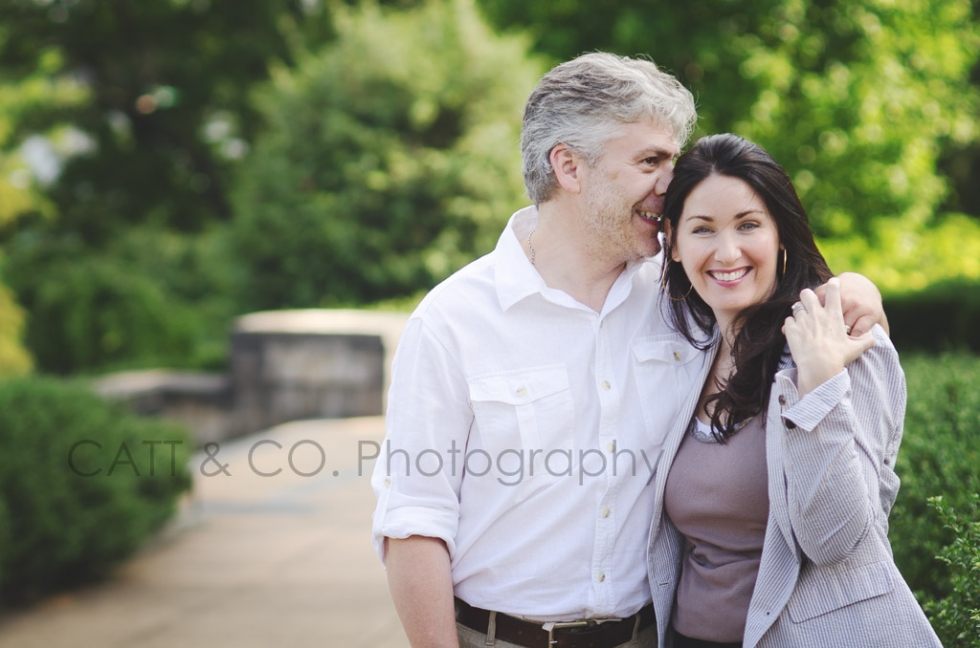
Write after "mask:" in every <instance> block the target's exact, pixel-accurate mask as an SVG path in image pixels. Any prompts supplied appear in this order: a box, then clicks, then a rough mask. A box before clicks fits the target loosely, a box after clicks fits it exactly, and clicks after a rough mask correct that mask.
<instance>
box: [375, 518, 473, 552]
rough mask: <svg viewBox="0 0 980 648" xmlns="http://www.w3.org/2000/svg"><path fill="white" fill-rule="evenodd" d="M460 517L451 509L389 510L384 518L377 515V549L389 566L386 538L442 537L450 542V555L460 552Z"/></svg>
mask: <svg viewBox="0 0 980 648" xmlns="http://www.w3.org/2000/svg"><path fill="white" fill-rule="evenodd" d="M457 524H458V519H457V518H456V516H455V514H454V513H451V512H449V511H445V512H440V511H436V510H433V509H430V508H425V507H402V508H399V509H398V510H397V511H389V512H388V513H387V514H386V515H384V519H376V520H375V524H374V532H373V534H372V535H373V538H372V541H373V545H374V550H375V552H376V553H377V554H378V558H380V559H381V563H382V564H383V565H385V566H387V563H386V560H385V559H386V556H385V538H395V539H398V540H401V539H404V538H409V537H411V536H425V537H428V538H439V539H440V540H442V541H443V542H445V543H446V549H448V550H449V558H450V559H452V557H453V556H454V555H455V554H456V542H455V536H456V527H457Z"/></svg>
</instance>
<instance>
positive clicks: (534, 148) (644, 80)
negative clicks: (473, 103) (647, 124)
mask: <svg viewBox="0 0 980 648" xmlns="http://www.w3.org/2000/svg"><path fill="white" fill-rule="evenodd" d="M648 118H653V119H656V120H658V121H659V122H661V123H662V124H663V125H664V126H666V127H667V128H669V129H671V131H673V135H674V139H675V140H676V141H677V144H678V146H683V145H684V143H685V142H687V138H688V137H690V135H691V131H692V130H693V129H694V122H695V121H696V120H697V112H696V111H695V108H694V97H693V96H692V95H691V93H690V91H689V90H688V89H687V88H685V87H684V86H683V85H681V83H680V81H678V80H677V79H675V78H674V77H673V76H671V75H669V74H667V73H666V72H663V71H661V70H660V69H659V68H658V67H657V66H656V65H655V64H654V63H653V61H648V60H643V59H633V58H629V57H626V56H623V57H620V56H616V55H613V54H607V53H603V52H593V53H590V54H583V55H582V56H579V57H578V58H575V59H572V60H571V61H568V62H566V63H562V64H561V65H559V66H557V67H555V68H554V69H552V70H551V71H550V72H548V73H547V74H545V75H544V77H543V78H542V79H541V81H540V83H538V86H537V87H536V88H535V89H534V91H533V92H532V93H531V96H530V97H529V98H528V100H527V104H526V105H525V106H524V125H523V128H522V130H521V155H522V156H523V159H524V184H525V185H526V187H527V194H528V196H529V197H530V198H531V200H532V201H534V204H535V205H539V204H541V203H543V202H546V201H548V200H549V199H551V198H552V197H553V196H554V194H555V191H556V190H557V189H558V181H557V179H556V178H555V175H554V170H553V169H552V168H551V161H550V159H549V158H550V156H551V151H552V149H553V148H555V146H557V145H558V144H565V145H566V146H568V147H569V148H570V149H572V150H573V151H575V152H577V153H578V154H580V155H582V156H584V157H585V159H586V161H587V162H588V163H589V165H590V166H591V165H593V164H595V162H596V161H597V160H598V159H599V158H600V157H601V156H602V152H603V148H604V147H605V145H606V142H608V141H609V140H610V139H612V138H613V137H615V136H616V132H617V130H618V128H619V126H620V125H622V124H630V123H635V122H638V121H642V120H644V119H648Z"/></svg>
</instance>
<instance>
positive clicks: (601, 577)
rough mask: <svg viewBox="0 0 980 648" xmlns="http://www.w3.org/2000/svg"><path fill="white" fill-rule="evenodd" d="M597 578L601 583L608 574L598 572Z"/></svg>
mask: <svg viewBox="0 0 980 648" xmlns="http://www.w3.org/2000/svg"><path fill="white" fill-rule="evenodd" d="M595 579H596V580H597V581H599V582H600V583H601V582H603V581H604V580H606V575H605V574H604V573H603V572H599V573H598V574H596V577H595Z"/></svg>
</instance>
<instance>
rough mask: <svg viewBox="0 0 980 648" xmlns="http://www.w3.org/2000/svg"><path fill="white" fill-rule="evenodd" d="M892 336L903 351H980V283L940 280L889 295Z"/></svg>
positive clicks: (886, 298)
mask: <svg viewBox="0 0 980 648" xmlns="http://www.w3.org/2000/svg"><path fill="white" fill-rule="evenodd" d="M884 301H885V313H886V314H887V315H888V323H889V326H890V328H891V333H890V334H891V339H892V342H894V343H895V346H896V347H897V348H898V349H899V350H900V351H929V352H933V353H935V352H942V351H950V350H954V349H969V350H970V351H972V352H974V353H980V283H976V282H968V281H965V280H956V281H945V282H941V283H936V284H933V285H931V286H929V288H927V289H926V290H924V291H921V292H914V293H905V294H901V295H886V296H885V300H884Z"/></svg>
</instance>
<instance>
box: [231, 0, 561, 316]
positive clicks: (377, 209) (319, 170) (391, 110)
mask: <svg viewBox="0 0 980 648" xmlns="http://www.w3.org/2000/svg"><path fill="white" fill-rule="evenodd" d="M335 20H336V24H337V26H338V33H339V36H338V39H337V41H336V42H334V43H332V44H330V45H329V46H328V47H326V48H325V49H324V50H323V51H322V52H321V53H319V54H316V55H309V56H306V57H304V58H303V59H302V60H301V61H300V62H299V65H298V66H297V67H296V69H294V70H290V69H286V68H280V69H279V70H277V71H276V73H275V74H274V77H273V80H272V82H271V83H270V85H269V86H268V87H267V88H266V89H265V90H264V91H263V92H262V93H261V94H260V95H259V96H258V99H257V101H258V105H259V106H260V108H261V110H262V113H263V115H264V116H265V118H266V120H267V124H268V126H267V129H266V131H265V132H264V133H263V134H262V135H261V136H260V137H259V138H258V139H257V140H256V145H255V150H254V153H253V155H251V156H249V159H248V160H247V162H246V163H245V165H244V169H243V172H242V174H241V176H240V178H239V186H238V187H239V191H238V194H237V197H238V200H237V203H236V204H237V208H238V209H237V213H236V221H235V223H234V229H235V240H236V247H235V249H236V250H237V256H238V258H240V259H241V260H242V261H243V263H244V264H245V265H246V267H247V274H248V276H247V281H246V286H247V296H246V297H245V301H246V303H248V304H249V305H251V306H252V307H254V308H277V307H299V306H316V305H336V304H350V303H358V302H364V301H374V300H378V299H384V298H387V297H392V296H398V295H405V294H411V293H413V292H416V291H418V290H420V289H424V288H428V287H431V286H432V285H433V284H434V283H435V282H436V281H438V280H440V279H442V278H444V277H446V276H447V275H448V274H449V273H450V272H452V271H453V270H455V269H457V268H459V267H460V266H462V265H463V264H464V263H466V262H468V261H469V260H471V259H472V258H473V257H474V256H476V255H478V254H480V253H483V252H486V251H489V250H490V249H491V248H492V247H493V243H494V241H495V239H496V237H497V236H498V235H499V232H500V228H501V226H502V224H503V223H504V222H505V220H506V218H507V217H508V216H509V215H510V214H511V212H512V211H513V210H514V208H515V207H517V206H519V205H520V204H521V203H522V202H523V199H522V193H523V185H522V182H521V177H520V152H519V148H518V141H519V129H520V111H521V106H522V105H523V102H524V100H525V99H526V97H527V94H528V92H530V90H531V88H532V87H533V85H534V83H535V82H536V79H537V78H538V76H539V75H540V73H541V71H542V70H541V68H540V67H539V66H538V65H536V64H534V63H532V62H529V61H528V59H527V56H526V46H525V43H524V41H523V40H521V39H519V38H514V37H499V36H495V35H493V34H492V33H491V32H490V30H489V29H488V28H487V27H486V26H485V25H484V24H483V23H482V22H481V21H480V20H479V18H478V16H477V15H476V13H475V11H474V9H473V7H472V6H471V4H470V2H469V1H468V0H432V1H430V2H427V3H425V4H423V5H422V6H420V7H418V8H415V9H411V10H407V11H395V10H385V11H383V10H381V9H379V8H377V7H376V6H374V5H372V4H365V5H364V6H363V7H362V8H361V9H359V10H352V11H339V12H338V13H337V14H336V16H335Z"/></svg>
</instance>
